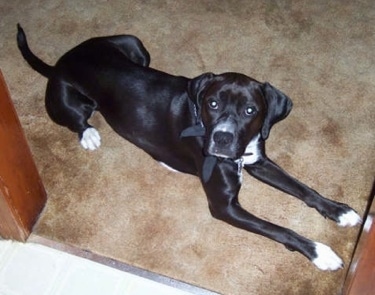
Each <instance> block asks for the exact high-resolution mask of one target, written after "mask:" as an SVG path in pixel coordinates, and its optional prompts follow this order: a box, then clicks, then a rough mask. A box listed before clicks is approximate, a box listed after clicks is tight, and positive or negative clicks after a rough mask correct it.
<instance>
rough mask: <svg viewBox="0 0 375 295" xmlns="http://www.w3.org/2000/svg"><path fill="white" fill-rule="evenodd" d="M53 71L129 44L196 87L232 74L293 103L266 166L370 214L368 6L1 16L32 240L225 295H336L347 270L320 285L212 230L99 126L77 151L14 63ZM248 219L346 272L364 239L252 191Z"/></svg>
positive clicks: (245, 236)
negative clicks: (73, 57) (21, 42)
mask: <svg viewBox="0 0 375 295" xmlns="http://www.w3.org/2000/svg"><path fill="white" fill-rule="evenodd" d="M17 22H20V23H21V24H22V26H23V27H24V29H25V31H26V34H27V36H28V38H29V44H30V46H31V48H32V49H33V50H34V52H35V53H37V54H38V55H39V56H40V57H41V58H42V59H43V60H45V61H46V62H48V63H50V64H53V63H55V62H56V60H57V58H59V57H60V56H61V55H62V54H63V53H65V52H66V51H67V50H69V49H71V48H72V47H73V46H75V45H77V44H78V43H80V42H82V41H84V40H86V39H88V38H90V37H94V36H103V35H114V34H123V33H128V34H134V35H136V36H138V37H139V38H140V39H141V40H143V42H144V44H145V46H146V48H147V49H148V50H149V52H150V54H151V66H152V67H154V68H157V69H160V70H163V71H166V72H169V73H172V74H176V75H183V76H187V77H195V76H197V75H199V74H201V73H203V72H206V71H212V72H215V73H221V72H225V71H237V72H241V73H244V74H247V75H249V76H251V77H254V78H255V79H257V80H260V81H269V82H270V83H271V84H273V85H274V86H276V87H277V88H279V89H280V90H282V91H283V92H284V93H286V94H288V95H289V96H290V97H291V98H292V100H293V102H294V108H293V110H292V112H291V114H290V115H289V117H288V118H287V119H286V120H285V121H283V122H281V123H279V124H277V125H276V126H275V127H274V128H273V131H272V132H271V136H270V139H269V140H268V143H267V151H268V155H269V157H270V158H271V159H273V160H274V161H276V162H277V163H278V164H280V165H281V166H282V167H284V168H285V170H287V171H288V172H290V173H291V174H292V175H294V176H295V177H297V178H298V179H300V180H301V181H303V182H305V183H306V184H308V185H309V186H311V187H313V188H314V189H315V190H317V191H319V192H320V193H321V194H323V195H324V196H326V197H328V198H331V199H334V200H336V201H340V202H344V203H348V204H350V205H351V206H352V207H353V208H354V209H356V210H357V211H358V212H359V213H360V214H361V215H362V214H363V213H364V210H365V208H366V204H367V198H368V196H369V193H370V190H371V186H372V181H373V178H374V172H375V171H374V170H375V160H374V157H373V152H374V143H375V138H374V137H375V136H374V135H375V134H374V130H373V128H374V123H375V118H374V113H375V102H374V93H375V71H374V69H375V55H374V48H375V38H374V27H375V2H374V1H373V0H363V1H341V0H340V1H308V0H301V1H298V2H296V1H295V2H292V1H274V0H268V1H251V0H237V1H235V0H232V1H230V0H226V1H216V0H202V1H189V0H188V1H176V0H173V1H172V0H153V1H152V0H151V1H122V0H114V1H105V0H91V1H73V0H72V1H60V0H49V1H47V0H39V1H26V0H25V1H20V0H15V1H11V2H6V1H2V3H0V52H1V55H0V66H1V69H2V71H3V73H4V76H5V79H6V81H7V83H8V86H9V88H10V92H11V95H12V98H13V101H14V103H15V106H16V109H17V111H18V114H19V116H20V119H21V123H22V125H23V127H24V130H25V133H26V136H27V139H28V142H29V144H30V146H31V149H32V153H33V155H34V157H35V161H36V163H37V166H38V168H39V171H40V173H41V176H42V179H43V181H44V185H45V187H46V190H47V191H48V203H47V206H46V208H45V210H44V211H43V213H42V215H41V218H40V220H39V222H38V224H37V225H36V227H35V233H36V234H38V235H40V236H43V237H46V238H50V239H53V240H56V241H59V242H63V243H66V244H69V245H74V246H77V247H79V248H82V249H87V250H89V251H92V252H95V253H97V254H100V255H104V256H107V257H111V258H115V259H117V260H120V261H123V262H126V263H128V264H131V265H134V266H138V267H141V268H144V269H147V270H151V271H153V272H156V273H160V274H163V275H166V276H169V277H172V278H175V279H178V280H182V281H184V282H187V283H190V284H194V285H197V286H200V287H203V288H207V289H209V290H213V291H215V292H218V293H222V294H241V295H242V294H258V295H263V294H305V295H306V294H339V293H340V289H341V286H342V283H343V280H344V277H345V273H346V268H345V269H344V270H340V271H338V272H333V273H327V272H321V271H319V270H317V269H316V268H315V267H314V266H313V265H312V264H311V263H310V262H309V261H307V260H306V259H305V258H304V257H303V256H302V255H300V254H298V253H292V252H289V251H288V250H286V249H285V248H284V247H283V246H282V245H280V244H277V243H275V242H272V241H270V240H268V239H266V238H263V237H261V236H257V235H254V234H250V233H247V232H245V231H242V230H239V229H235V228H233V227H231V226H229V225H227V224H224V223H223V222H220V221H217V220H214V219H213V218H212V217H211V216H210V214H209V211H208V208H207V202H206V198H205V195H204V192H203V189H202V188H201V185H200V183H199V180H198V179H197V178H195V177H192V176H189V175H184V174H181V173H180V174H175V173H173V172H170V171H168V170H166V169H164V168H163V167H161V166H160V165H159V164H158V163H156V162H154V161H153V160H152V159H151V158H150V157H149V156H148V155H146V154H145V153H144V152H142V151H141V150H139V149H137V148H135V147H134V146H132V145H131V144H129V143H128V142H126V141H125V140H123V139H122V138H120V137H118V136H117V135H116V134H115V133H114V132H113V131H112V130H111V129H110V128H109V127H108V126H107V124H106V123H105V122H104V120H103V118H102V117H101V116H100V114H96V115H95V116H94V117H93V118H92V124H93V125H94V126H95V127H96V128H97V129H98V130H99V132H100V133H101V136H102V147H101V148H100V149H99V150H98V151H95V152H87V151H84V150H83V149H82V148H81V147H80V146H79V144H78V140H77V138H76V135H75V134H72V133H71V132H70V131H68V130H67V129H64V128H62V127H59V126H57V125H55V124H53V123H52V122H51V121H50V120H49V118H48V117H47V114H46V112H45V109H44V91H45V86H46V79H45V78H43V77H42V76H40V75H39V74H37V73H36V72H34V71H33V70H31V69H30V67H29V66H28V65H27V64H26V63H25V62H24V60H23V59H22V58H21V55H20V53H19V52H18V49H17V47H16V43H15V40H16V39H15V35H16V23H17ZM240 201H241V203H242V205H243V206H244V207H245V208H246V209H248V210H249V211H251V212H252V213H254V214H255V215H257V216H259V217H261V218H264V219H267V220H269V221H272V222H274V223H277V224H280V225H282V226H286V227H288V228H291V229H293V230H295V231H296V232H298V233H300V234H302V235H304V236H306V237H309V238H310V239H313V240H316V241H319V242H322V243H325V244H328V245H330V246H331V247H332V248H333V249H334V250H335V251H336V252H337V253H338V254H339V255H340V256H341V257H342V258H343V259H344V261H345V263H346V267H347V266H348V264H349V262H350V257H351V255H352V252H353V249H354V246H355V242H356V237H357V234H358V231H359V228H354V229H343V228H339V227H338V226H336V225H335V224H334V223H333V222H331V221H329V220H325V219H324V218H322V217H321V216H320V215H319V214H318V213H317V212H316V211H315V210H313V209H310V208H308V207H307V206H306V205H304V204H303V203H301V202H300V201H298V200H296V199H294V198H292V197H289V196H287V195H285V194H283V193H281V192H278V191H276V190H274V189H272V188H270V187H268V186H266V185H264V184H262V183H260V182H258V181H257V180H255V179H253V178H251V177H249V176H247V175H246V176H245V177H244V184H243V187H242V190H241V193H240Z"/></svg>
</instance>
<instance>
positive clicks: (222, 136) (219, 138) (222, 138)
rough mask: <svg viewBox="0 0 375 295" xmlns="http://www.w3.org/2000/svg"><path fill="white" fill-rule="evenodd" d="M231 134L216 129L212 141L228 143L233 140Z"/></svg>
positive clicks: (221, 143) (219, 143)
mask: <svg viewBox="0 0 375 295" xmlns="http://www.w3.org/2000/svg"><path fill="white" fill-rule="evenodd" d="M233 137H234V136H233V134H232V133H229V132H223V131H217V132H215V133H214V141H215V143H217V144H218V145H228V144H231V143H232V142H233Z"/></svg>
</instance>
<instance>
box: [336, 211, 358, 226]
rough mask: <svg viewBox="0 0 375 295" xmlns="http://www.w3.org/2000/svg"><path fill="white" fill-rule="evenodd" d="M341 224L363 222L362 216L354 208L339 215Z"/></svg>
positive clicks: (348, 224)
mask: <svg viewBox="0 0 375 295" xmlns="http://www.w3.org/2000/svg"><path fill="white" fill-rule="evenodd" d="M338 219H339V221H338V222H337V224H338V225H339V226H343V227H345V226H355V225H357V224H361V223H362V218H361V217H360V216H359V215H358V214H357V213H356V212H355V211H354V210H352V209H350V210H349V211H347V212H345V213H343V214H341V215H340V216H339V218H338Z"/></svg>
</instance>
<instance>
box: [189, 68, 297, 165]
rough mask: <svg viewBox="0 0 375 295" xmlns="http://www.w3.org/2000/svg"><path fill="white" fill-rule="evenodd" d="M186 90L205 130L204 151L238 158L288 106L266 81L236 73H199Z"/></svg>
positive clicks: (268, 129)
mask: <svg viewBox="0 0 375 295" xmlns="http://www.w3.org/2000/svg"><path fill="white" fill-rule="evenodd" d="M188 93H189V97H190V98H191V99H192V100H193V101H194V103H195V104H196V107H197V109H198V113H199V115H200V116H201V119H202V123H203V125H204V126H205V129H206V134H205V146H204V152H205V154H206V155H212V156H217V157H221V158H231V159H238V158H240V157H241V156H242V155H243V154H244V152H245V149H246V147H247V145H248V144H249V142H250V141H251V140H252V139H253V138H254V137H255V136H258V134H260V135H261V137H262V139H263V140H266V139H267V138H268V136H269V132H270V129H271V127H272V126H273V125H274V124H275V123H277V122H278V121H280V120H282V119H284V118H285V117H286V116H287V115H288V114H289V112H290V110H291V108H292V102H291V100H290V98H288V97H287V96H286V95H285V94H283V93H282V92H281V91H279V90H278V89H276V88H275V87H273V86H272V85H270V84H269V83H260V82H258V81H256V80H254V79H252V78H249V77H247V76H245V75H242V74H238V73H224V74H221V75H214V74H212V73H205V74H202V75H200V76H198V77H197V78H194V79H192V80H191V81H190V82H189V85H188Z"/></svg>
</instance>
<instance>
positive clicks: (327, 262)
mask: <svg viewBox="0 0 375 295" xmlns="http://www.w3.org/2000/svg"><path fill="white" fill-rule="evenodd" d="M315 252H316V255H317V257H316V258H315V259H313V260H312V262H313V263H314V264H315V266H316V267H317V268H319V269H321V270H337V269H339V268H342V267H343V266H344V264H343V262H342V260H341V258H340V257H338V256H337V255H336V253H335V252H333V250H332V249H331V248H330V247H328V246H327V245H324V244H322V243H318V242H315Z"/></svg>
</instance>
